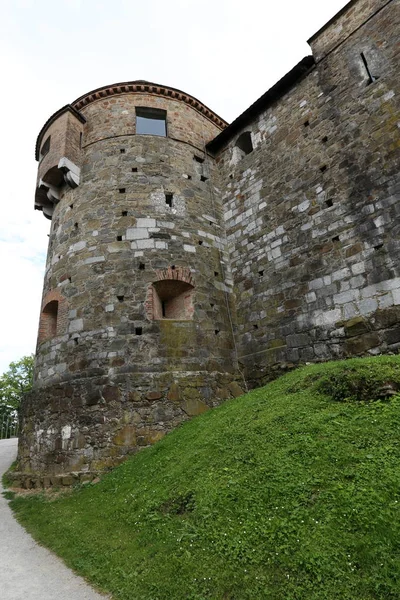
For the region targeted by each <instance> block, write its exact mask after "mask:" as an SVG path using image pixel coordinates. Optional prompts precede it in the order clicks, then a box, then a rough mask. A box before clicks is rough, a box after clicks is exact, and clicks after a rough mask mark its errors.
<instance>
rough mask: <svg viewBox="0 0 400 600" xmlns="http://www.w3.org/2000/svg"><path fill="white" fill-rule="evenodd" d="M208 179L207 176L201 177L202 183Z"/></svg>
mask: <svg viewBox="0 0 400 600" xmlns="http://www.w3.org/2000/svg"><path fill="white" fill-rule="evenodd" d="M207 179H208V177H206V176H205V175H200V181H207Z"/></svg>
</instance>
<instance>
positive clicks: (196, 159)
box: [193, 154, 204, 163]
mask: <svg viewBox="0 0 400 600" xmlns="http://www.w3.org/2000/svg"><path fill="white" fill-rule="evenodd" d="M193 160H195V161H196V162H198V163H203V162H204V158H201V156H197V154H195V155H194V156H193Z"/></svg>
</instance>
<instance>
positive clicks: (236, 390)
mask: <svg viewBox="0 0 400 600" xmlns="http://www.w3.org/2000/svg"><path fill="white" fill-rule="evenodd" d="M228 389H229V391H230V392H231V394H232V396H233V397H234V398H236V397H238V396H243V394H244V391H243V390H242V388H241V387H240V385H239V384H238V382H237V381H231V383H229V384H228Z"/></svg>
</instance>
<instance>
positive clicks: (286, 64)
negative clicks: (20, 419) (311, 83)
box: [0, 0, 346, 374]
mask: <svg viewBox="0 0 400 600" xmlns="http://www.w3.org/2000/svg"><path fill="white" fill-rule="evenodd" d="M345 3H346V2H345V0H325V1H322V0H302V2H299V0H286V1H281V2H279V1H278V2H277V1H276V0H273V1H271V0H245V1H243V0H202V1H201V0H140V1H138V0H0V51H1V66H0V75H1V94H0V103H1V106H0V119H1V123H0V125H1V142H2V143H1V144H0V160H1V162H0V165H1V183H2V186H1V194H2V198H1V213H0V265H1V279H0V281H1V284H0V285H1V288H0V289H1V293H0V315H1V320H2V322H1V329H0V332H1V335H0V374H1V373H2V372H3V371H4V370H6V368H7V366H8V364H9V363H10V361H12V360H17V359H18V358H20V357H21V356H23V355H25V354H30V353H32V352H34V350H35V344H36V335H37V327H38V318H39V310H40V300H41V293H42V278H43V271H44V263H45V256H46V251H47V241H48V237H47V234H48V231H49V225H50V221H48V220H46V219H45V218H44V217H43V215H42V214H41V213H40V212H39V211H34V210H33V198H34V192H35V177H36V169H37V163H36V162H35V159H34V148H35V140H36V136H37V134H38V132H39V130H40V129H41V127H42V125H43V124H44V122H45V121H46V120H47V119H48V117H49V116H50V115H51V114H52V113H53V112H55V111H56V110H58V109H59V108H60V107H62V106H64V105H65V104H68V103H70V102H72V101H73V100H75V99H76V98H77V97H79V96H81V95H82V94H84V93H85V92H89V91H90V90H92V89H94V88H97V87H100V86H102V85H106V84H111V83H117V82H119V81H132V80H135V79H146V80H148V81H153V82H156V83H162V84H165V85H169V86H172V87H176V88H179V89H182V90H184V91H186V92H187V93H189V94H192V95H193V96H196V97H197V98H198V99H199V100H201V101H202V102H204V103H205V104H206V105H208V106H209V107H210V108H211V109H212V110H214V111H215V112H216V113H218V114H219V115H220V116H221V117H223V118H224V119H226V120H227V121H232V120H233V119H234V118H235V117H237V116H238V115H239V114H240V113H241V112H242V111H243V110H245V109H246V108H247V107H248V106H249V105H250V104H252V103H253V102H254V101H255V100H256V99H257V98H258V97H259V96H261V94H263V93H264V92H265V91H266V90H267V89H268V88H269V87H270V86H271V85H273V84H274V83H275V82H276V81H277V80H278V79H279V78H281V77H282V76H283V75H284V74H285V73H286V72H287V71H288V70H289V69H291V68H292V67H293V66H294V65H295V64H296V63H297V62H298V61H299V60H301V59H302V58H303V57H304V56H306V55H307V54H310V49H309V47H308V45H307V43H306V40H307V39H308V38H309V37H310V36H311V35H312V34H313V33H315V32H316V31H317V30H318V29H319V28H320V27H321V26H322V25H323V24H324V23H326V21H328V19H330V18H331V17H332V16H333V15H334V14H335V13H336V12H337V11H338V10H340V9H341V8H342V6H344V4H345Z"/></svg>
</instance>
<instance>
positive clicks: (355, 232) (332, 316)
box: [209, 0, 400, 385]
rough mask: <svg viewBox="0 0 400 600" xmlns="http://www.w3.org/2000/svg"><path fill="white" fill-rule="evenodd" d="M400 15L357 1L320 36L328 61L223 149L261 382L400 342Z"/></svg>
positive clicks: (240, 306)
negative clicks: (277, 371) (246, 144)
mask: <svg viewBox="0 0 400 600" xmlns="http://www.w3.org/2000/svg"><path fill="white" fill-rule="evenodd" d="M399 20H400V10H399V3H398V2H387V1H383V0H379V1H378V0H376V1H371V0H359V1H358V2H350V3H349V4H348V5H347V6H346V7H345V10H344V11H343V13H342V14H340V13H339V15H338V16H337V17H336V18H335V19H333V21H332V22H331V23H329V24H327V26H326V27H325V28H323V29H322V30H321V31H320V32H318V33H317V34H316V35H315V36H313V38H311V40H310V44H311V47H312V50H313V52H314V59H315V62H314V59H313V58H312V57H308V58H306V59H304V60H303V61H302V62H301V63H299V65H297V66H296V67H295V68H294V69H293V71H291V72H290V73H289V74H288V75H287V76H286V78H284V79H283V80H281V81H280V82H278V84H277V85H276V86H274V88H272V89H271V90H269V92H267V94H266V95H265V96H264V97H263V98H261V99H260V100H259V101H258V103H256V104H255V105H253V106H252V107H250V108H249V109H248V111H246V112H245V113H244V114H243V115H241V116H240V117H239V118H238V119H237V122H234V123H232V124H231V125H230V128H228V130H229V129H231V132H230V134H229V135H228V130H225V131H223V132H222V133H221V134H220V135H219V136H218V137H217V138H216V139H215V140H213V141H212V142H211V143H210V144H209V150H210V151H212V152H214V153H215V155H216V156H217V162H218V165H219V167H220V169H221V173H222V177H223V180H222V183H221V187H222V190H223V205H224V219H225V226H226V233H227V239H228V243H229V249H230V258H231V268H232V273H233V278H234V289H235V297H236V309H237V315H238V322H237V327H238V331H237V341H238V354H239V356H238V358H239V362H240V363H242V365H243V367H244V369H245V372H246V376H247V377H248V378H249V379H250V380H252V381H253V382H254V383H257V384H258V385H259V384H260V381H265V380H268V379H269V378H270V377H271V369H274V368H281V367H282V366H284V365H285V364H286V365H287V364H288V363H289V364H297V363H299V362H306V361H316V360H327V359H332V358H342V357H348V356H354V355H360V354H366V353H369V354H377V353H380V352H388V351H394V352H397V351H398V348H399V347H400V264H399V261H400V220H399V215H400V202H399V189H400V185H399V163H400V142H399V133H400V131H399V127H400V113H399V76H398V67H399V43H398V34H399V31H400V23H399ZM365 63H366V64H365ZM371 76H372V77H371ZM232 130H233V131H232ZM245 132H248V134H250V136H251V142H252V148H253V149H252V151H249V150H250V148H247V149H246V148H245V150H246V151H248V153H247V154H246V153H245V152H244V151H243V150H242V149H241V148H240V147H239V146H240V140H241V139H243V135H245Z"/></svg>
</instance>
